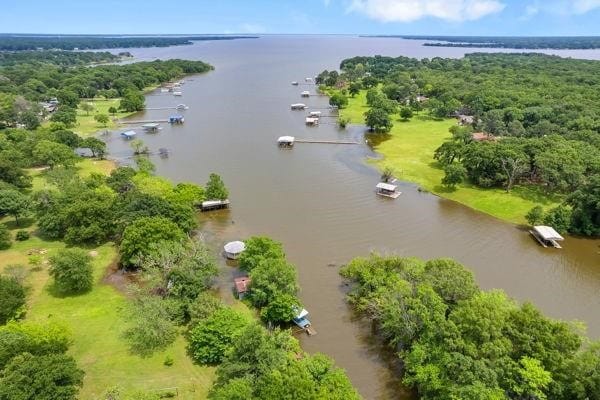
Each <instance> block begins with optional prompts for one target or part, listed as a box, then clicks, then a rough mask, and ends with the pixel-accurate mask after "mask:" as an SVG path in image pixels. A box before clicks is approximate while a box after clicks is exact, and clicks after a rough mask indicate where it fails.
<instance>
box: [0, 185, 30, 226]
mask: <svg viewBox="0 0 600 400" xmlns="http://www.w3.org/2000/svg"><path fill="white" fill-rule="evenodd" d="M30 208H31V200H30V198H29V196H27V195H25V194H23V193H21V192H19V191H17V190H13V189H4V190H0V214H8V215H11V216H13V217H14V218H15V222H16V223H17V225H19V217H21V216H24V215H27V213H28V212H29V210H30Z"/></svg>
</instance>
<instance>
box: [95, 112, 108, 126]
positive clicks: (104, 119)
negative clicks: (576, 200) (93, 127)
mask: <svg viewBox="0 0 600 400" xmlns="http://www.w3.org/2000/svg"><path fill="white" fill-rule="evenodd" d="M94 119H95V120H96V122H98V123H99V124H100V125H102V126H104V127H106V126H107V125H108V122H109V121H110V119H109V117H108V115H107V114H96V115H94Z"/></svg>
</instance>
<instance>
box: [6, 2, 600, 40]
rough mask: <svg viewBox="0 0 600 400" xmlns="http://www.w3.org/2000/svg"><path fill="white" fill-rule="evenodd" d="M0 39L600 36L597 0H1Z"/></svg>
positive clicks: (599, 9)
mask: <svg viewBox="0 0 600 400" xmlns="http://www.w3.org/2000/svg"><path fill="white" fill-rule="evenodd" d="M0 31H2V32H14V33H90V34H92V33H95V34H99V33H113V34H116V33H146V34H151V33H163V34H167V33H190V34H192V33H362V34H414V35H425V34H432V35H433V34H435V35H600V0H295V1H294V0H212V1H207V0H175V1H173V0H172V1H165V0H160V1H159V0H120V1H117V0H76V1H75V0H52V1H48V0H18V1H17V0H0Z"/></svg>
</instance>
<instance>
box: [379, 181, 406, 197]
mask: <svg viewBox="0 0 600 400" xmlns="http://www.w3.org/2000/svg"><path fill="white" fill-rule="evenodd" d="M397 188H398V186H396V185H392V184H391V183H385V182H379V183H378V184H377V186H375V193H377V194H378V195H380V196H384V197H389V198H392V199H396V198H398V196H400V195H401V194H402V192H398V191H397V190H396V189H397Z"/></svg>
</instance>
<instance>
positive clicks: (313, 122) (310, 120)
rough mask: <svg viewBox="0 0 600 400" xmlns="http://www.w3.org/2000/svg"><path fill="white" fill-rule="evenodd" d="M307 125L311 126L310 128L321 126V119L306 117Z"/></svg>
mask: <svg viewBox="0 0 600 400" xmlns="http://www.w3.org/2000/svg"><path fill="white" fill-rule="evenodd" d="M306 125H309V126H316V125H319V118H318V117H306Z"/></svg>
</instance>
